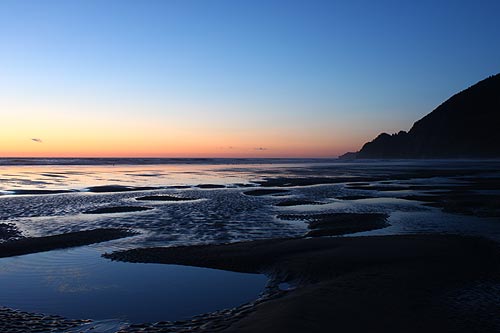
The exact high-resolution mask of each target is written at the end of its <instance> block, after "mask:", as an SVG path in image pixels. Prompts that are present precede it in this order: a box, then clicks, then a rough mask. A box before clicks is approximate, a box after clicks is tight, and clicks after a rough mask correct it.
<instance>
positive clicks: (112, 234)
mask: <svg viewBox="0 0 500 333" xmlns="http://www.w3.org/2000/svg"><path fill="white" fill-rule="evenodd" d="M134 234H135V233H134V232H132V231H129V230H125V229H113V228H102V229H94V230H85V231H77V232H69V233H66V234H60V235H54V236H46V237H33V238H23V239H19V240H14V241H10V242H5V243H0V258H5V257H12V256H18V255H22V254H29V253H36V252H44V251H51V250H56V249H64V248H68V247H75V246H82V245H89V244H94V243H100V242H104V241H108V240H112V239H118V238H123V237H128V236H131V235H134Z"/></svg>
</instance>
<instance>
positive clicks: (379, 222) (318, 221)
mask: <svg viewBox="0 0 500 333" xmlns="http://www.w3.org/2000/svg"><path fill="white" fill-rule="evenodd" d="M388 217H389V216H388V215H387V214H383V213H323V214H281V215H278V218H279V219H282V220H288V221H294V220H304V221H306V222H308V228H309V229H310V230H311V231H309V232H308V233H307V234H306V236H308V237H318V236H338V235H345V234H351V233H355V232H361V231H370V230H376V229H382V228H385V227H387V226H389V223H387V218H388Z"/></svg>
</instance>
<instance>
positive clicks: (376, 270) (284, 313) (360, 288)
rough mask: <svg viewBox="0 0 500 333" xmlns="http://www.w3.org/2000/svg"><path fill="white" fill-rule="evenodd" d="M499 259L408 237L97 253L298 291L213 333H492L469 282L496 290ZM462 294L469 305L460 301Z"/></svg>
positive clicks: (460, 243) (492, 313) (487, 305)
mask: <svg viewBox="0 0 500 333" xmlns="http://www.w3.org/2000/svg"><path fill="white" fill-rule="evenodd" d="M499 253H500V252H499V248H498V246H497V244H496V243H493V242H490V241H487V240H484V239H481V238H472V237H460V236H445V235H407V236H384V237H352V238H350V237H346V238H312V239H274V240H264V241H253V242H243V243H234V244H226V245H203V246H190V247H174V248H146V249H135V250H129V251H124V252H117V253H112V254H106V255H105V257H107V258H110V259H113V260H122V261H130V262H155V263H165V264H181V265H193V266H202V267H211V268H218V269H226V270H231V271H237V272H249V273H257V272H261V273H262V272H264V273H267V274H268V275H269V276H271V278H273V279H274V280H275V281H277V282H282V281H288V282H293V283H294V284H295V285H296V286H297V288H296V289H295V290H292V291H289V292H286V293H284V295H283V296H281V297H278V298H271V299H269V300H267V301H264V302H260V303H258V304H257V305H256V306H255V307H254V308H253V310H252V311H250V312H246V313H245V314H244V315H241V314H240V315H235V316H232V317H229V318H226V319H225V320H224V322H222V323H221V322H218V323H217V325H216V327H217V331H224V332H330V331H331V332H334V331H335V332H424V331H428V332H439V331H441V332H498V330H499V329H500V322H499V318H498V313H499V312H498V311H499V309H500V308H499V307H498V304H499V303H498V302H495V299H493V300H492V299H491V298H492V297H493V298H495V295H494V294H493V295H492V294H491V288H490V289H484V290H483V289H481V287H477V286H481V285H483V286H484V285H493V286H498V285H499V284H498V283H499V282H500V280H499V272H500V263H499V259H500V256H499ZM470 290H474V293H475V297H473V299H472V303H471V302H469V301H468V300H470V299H468V298H467V297H464V295H466V294H467V292H469V291H470ZM494 290H495V289H494ZM496 290H497V291H498V289H496ZM498 295H499V294H498V293H497V294H496V297H498ZM496 300H497V301H498V299H496ZM146 326H147V325H146ZM194 326H196V325H194ZM203 327H205V328H209V327H211V326H210V324H205V325H204V326H203ZM143 328H144V327H143ZM151 328H152V327H151ZM191 329H192V330H193V331H204V329H203V328H202V327H198V328H196V327H191ZM208 330H209V331H210V329H208ZM128 331H134V330H133V328H130V329H129V330H128ZM152 331H161V330H157V329H154V330H152ZM134 332H135V331H134Z"/></svg>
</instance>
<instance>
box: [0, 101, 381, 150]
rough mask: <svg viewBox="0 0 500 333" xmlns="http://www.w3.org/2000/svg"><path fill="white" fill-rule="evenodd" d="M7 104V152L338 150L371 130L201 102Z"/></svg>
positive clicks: (1, 137)
mask: <svg viewBox="0 0 500 333" xmlns="http://www.w3.org/2000/svg"><path fill="white" fill-rule="evenodd" d="M96 104H98V102H96ZM0 108H2V109H4V110H9V112H8V113H7V114H6V115H5V116H3V126H2V131H1V132H0V157H228V158H237V157H242V158H243V157H269V158H270V157H297V158H300V157H336V156H338V155H341V154H343V153H345V152H347V151H352V150H357V149H359V147H360V145H361V144H362V143H363V142H364V141H366V139H367V138H369V137H370V136H371V135H372V134H371V133H369V134H368V135H366V134H365V135H359V134H360V133H357V135H356V133H352V131H349V129H348V128H349V126H346V124H339V125H337V126H335V125H332V122H331V121H323V122H322V123H323V124H321V125H318V122H317V121H316V122H315V123H311V122H310V123H307V122H306V121H305V120H301V119H299V120H297V119H287V118H284V119H275V120H276V121H274V120H273V121H268V120H267V118H268V117H269V116H268V115H266V114H260V115H259V114H253V113H245V112H240V113H238V112H235V113H230V112H228V111H224V110H223V111H221V109H220V108H218V109H214V110H202V111H200V110H199V109H196V107H195V106H194V107H193V106H191V108H187V107H185V108H184V109H182V108H181V107H180V106H177V108H176V110H177V109H180V111H177V112H173V111H170V112H165V111H163V109H162V112H164V113H166V115H164V113H162V112H160V111H158V110H153V111H151V109H153V107H151V108H150V107H148V111H147V112H140V111H137V110H142V109H144V108H145V107H144V106H142V107H141V106H133V105H132V106H128V109H126V108H125V106H120V105H111V106H109V105H89V104H88V103H79V104H76V105H75V104H71V103H68V102H67V101H66V103H64V101H63V100H58V102H57V103H54V102H53V101H36V100H32V101H30V100H28V101H22V100H21V99H17V100H16V101H15V102H12V103H10V104H9V103H8V101H7V100H3V101H1V102H0ZM164 109H166V107H164ZM87 110H92V111H90V112H89V111H87ZM167 111H169V110H168V109H167ZM271 120H272V119H271ZM32 139H40V140H41V142H36V141H33V140H32Z"/></svg>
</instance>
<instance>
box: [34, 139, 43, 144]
mask: <svg viewBox="0 0 500 333" xmlns="http://www.w3.org/2000/svg"><path fill="white" fill-rule="evenodd" d="M31 141H33V142H36V143H43V141H42V139H38V138H32V139H31Z"/></svg>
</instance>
